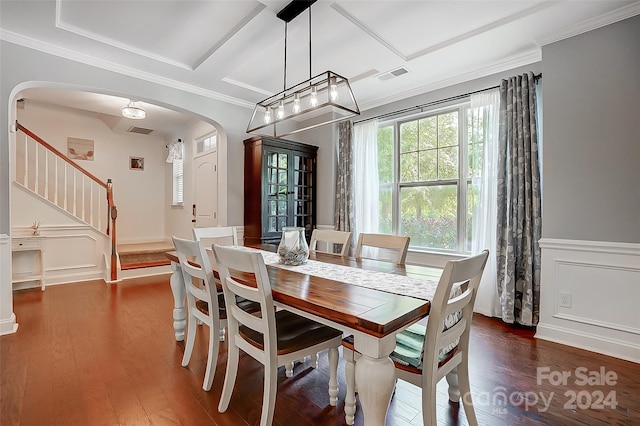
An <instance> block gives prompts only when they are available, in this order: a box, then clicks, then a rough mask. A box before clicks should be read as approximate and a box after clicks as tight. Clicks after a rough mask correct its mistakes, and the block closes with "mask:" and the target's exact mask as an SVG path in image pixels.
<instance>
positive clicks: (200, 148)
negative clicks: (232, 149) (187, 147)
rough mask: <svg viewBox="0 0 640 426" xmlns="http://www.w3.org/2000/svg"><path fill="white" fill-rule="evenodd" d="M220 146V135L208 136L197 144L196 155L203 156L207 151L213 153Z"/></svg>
mask: <svg viewBox="0 0 640 426" xmlns="http://www.w3.org/2000/svg"><path fill="white" fill-rule="evenodd" d="M217 145H218V134H217V133H214V134H213V135H211V136H208V137H206V138H204V139H202V140H200V141H198V142H197V143H196V155H197V154H202V153H203V152H206V151H211V150H213V149H216V147H217Z"/></svg>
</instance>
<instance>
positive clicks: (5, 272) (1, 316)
mask: <svg viewBox="0 0 640 426" xmlns="http://www.w3.org/2000/svg"><path fill="white" fill-rule="evenodd" d="M17 330H18V323H17V322H16V316H15V314H14V313H13V287H12V285H11V239H10V238H9V236H8V235H6V234H0V336H2V335H4V334H11V333H15V332H16V331H17Z"/></svg>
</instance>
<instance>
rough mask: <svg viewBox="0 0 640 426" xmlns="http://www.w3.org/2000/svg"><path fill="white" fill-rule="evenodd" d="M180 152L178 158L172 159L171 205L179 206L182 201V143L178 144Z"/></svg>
mask: <svg viewBox="0 0 640 426" xmlns="http://www.w3.org/2000/svg"><path fill="white" fill-rule="evenodd" d="M180 149H181V150H182V153H181V155H180V159H179V160H177V159H174V160H173V163H171V164H172V181H173V205H175V206H181V205H182V203H183V202H184V167H183V164H184V144H180Z"/></svg>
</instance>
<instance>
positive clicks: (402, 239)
mask: <svg viewBox="0 0 640 426" xmlns="http://www.w3.org/2000/svg"><path fill="white" fill-rule="evenodd" d="M409 241H410V238H409V237H406V236H401V235H390V234H368V233H360V235H359V236H358V244H357V245H356V255H355V257H356V259H363V258H364V259H376V260H383V261H386V262H395V263H396V264H398V265H404V263H405V260H406V258H407V251H408V250H409ZM371 249H373V252H374V253H375V254H373V255H372V254H367V253H366V251H367V250H371Z"/></svg>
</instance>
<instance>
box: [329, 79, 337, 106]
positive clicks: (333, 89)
mask: <svg viewBox="0 0 640 426" xmlns="http://www.w3.org/2000/svg"><path fill="white" fill-rule="evenodd" d="M329 97H330V98H331V101H332V102H335V101H337V100H338V97H339V95H338V85H337V84H336V78H335V77H331V80H330V81H329Z"/></svg>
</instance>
